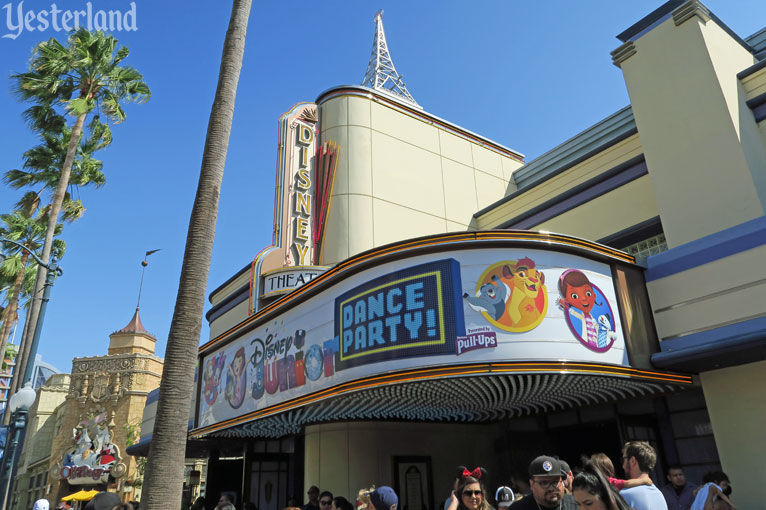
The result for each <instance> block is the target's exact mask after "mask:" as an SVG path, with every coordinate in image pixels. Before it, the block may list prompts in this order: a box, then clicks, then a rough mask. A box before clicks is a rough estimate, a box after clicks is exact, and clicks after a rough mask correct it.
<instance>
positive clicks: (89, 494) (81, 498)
mask: <svg viewBox="0 0 766 510" xmlns="http://www.w3.org/2000/svg"><path fill="white" fill-rule="evenodd" d="M80 492H82V493H83V494H80ZM80 492H77V493H76V494H80V495H79V496H77V497H76V498H74V499H75V501H90V500H91V499H93V498H94V497H95V496H96V494H98V491H94V490H89V491H88V492H85V491H80Z"/></svg>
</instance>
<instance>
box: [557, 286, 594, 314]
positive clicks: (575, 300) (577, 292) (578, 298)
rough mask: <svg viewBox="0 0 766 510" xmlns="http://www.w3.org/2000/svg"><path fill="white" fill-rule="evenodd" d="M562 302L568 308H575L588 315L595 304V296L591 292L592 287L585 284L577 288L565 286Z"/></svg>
mask: <svg viewBox="0 0 766 510" xmlns="http://www.w3.org/2000/svg"><path fill="white" fill-rule="evenodd" d="M564 300H565V301H566V303H567V304H568V305H569V306H572V307H574V308H577V309H578V310H581V311H583V312H585V313H590V311H591V310H592V309H593V305H594V304H595V302H596V294H595V293H594V292H593V287H591V285H590V284H587V283H586V284H585V285H580V286H579V287H574V286H572V285H567V290H566V295H565V296H564Z"/></svg>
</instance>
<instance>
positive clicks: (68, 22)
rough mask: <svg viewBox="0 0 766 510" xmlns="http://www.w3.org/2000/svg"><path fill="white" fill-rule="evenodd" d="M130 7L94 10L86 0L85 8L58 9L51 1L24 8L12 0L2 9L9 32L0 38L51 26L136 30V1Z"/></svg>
mask: <svg viewBox="0 0 766 510" xmlns="http://www.w3.org/2000/svg"><path fill="white" fill-rule="evenodd" d="M129 5H130V8H129V9H126V10H116V9H109V10H103V9H99V10H94V9H93V4H91V2H86V3H85V5H84V7H85V8H84V9H80V10H76V9H59V8H58V6H56V4H51V5H50V9H42V10H37V11H35V10H34V9H24V2H23V1H21V2H19V3H18V5H16V6H14V5H13V4H12V3H7V4H5V5H3V7H2V9H3V10H4V11H5V28H6V29H7V31H8V33H6V34H3V39H16V38H17V37H18V36H20V35H21V33H22V32H23V31H24V30H26V31H27V32H32V31H35V30H37V31H39V32H44V31H46V30H48V29H53V30H55V31H56V32H60V31H62V30H63V31H65V32H70V31H72V30H77V29H79V28H81V27H85V28H87V29H88V30H102V31H108V32H115V31H122V30H125V31H129V32H135V31H136V30H138V27H137V26H136V3H135V2H130V4H129Z"/></svg>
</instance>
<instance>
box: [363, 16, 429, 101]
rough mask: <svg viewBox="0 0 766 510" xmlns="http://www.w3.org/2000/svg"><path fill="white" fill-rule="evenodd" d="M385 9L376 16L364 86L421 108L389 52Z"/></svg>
mask: <svg viewBox="0 0 766 510" xmlns="http://www.w3.org/2000/svg"><path fill="white" fill-rule="evenodd" d="M382 14H383V9H381V10H379V11H378V12H377V13H376V14H375V39H374V40H373V41H372V55H370V63H369V64H367V72H366V73H365V74H364V80H362V86H365V87H369V88H371V89H374V90H379V91H381V92H385V93H388V94H393V95H395V96H398V97H399V98H400V99H403V100H404V101H406V102H408V103H411V104H412V105H414V106H417V107H420V105H419V104H418V103H417V101H415V99H414V98H413V97H412V95H410V93H409V91H407V86H406V85H405V84H404V80H403V78H402V75H400V74H399V73H397V72H396V68H395V67H394V61H393V60H391V54H390V53H389V52H388V44H386V33H385V32H384V31H383V17H382Z"/></svg>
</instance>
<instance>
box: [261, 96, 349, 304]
mask: <svg viewBox="0 0 766 510" xmlns="http://www.w3.org/2000/svg"><path fill="white" fill-rule="evenodd" d="M317 123H318V116H317V105H316V104H315V103H299V104H297V105H295V106H293V107H292V108H291V109H290V110H289V111H287V112H285V113H284V114H282V116H280V118H279V140H278V146H279V150H278V157H277V175H276V192H275V197H274V233H273V239H272V246H270V247H268V248H265V249H264V250H262V251H261V252H260V253H259V254H258V255H257V256H256V257H255V259H254V260H253V267H252V272H251V282H250V303H251V306H250V309H251V312H252V311H255V310H257V309H258V307H259V305H260V303H261V299H263V298H268V297H273V296H277V295H280V294H284V293H287V292H290V291H291V290H294V289H296V288H298V287H300V286H301V285H303V283H305V282H306V281H310V279H311V277H312V275H313V276H316V275H317V274H318V272H317V271H320V270H321V269H320V268H321V266H317V265H316V264H318V263H319V259H320V253H321V246H322V242H323V240H324V224H325V220H326V218H327V214H328V212H329V208H330V196H331V194H332V184H333V179H334V175H335V167H336V165H337V161H338V152H339V149H338V146H337V144H335V143H333V142H331V141H326V142H324V143H323V144H320V143H319V141H318V137H319V129H318V125H317ZM284 268H296V269H295V270H294V271H286V272H285V273H280V274H274V273H276V272H278V271H280V270H282V269H284ZM290 275H293V276H292V277H291V276H290ZM288 280H291V281H288Z"/></svg>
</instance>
